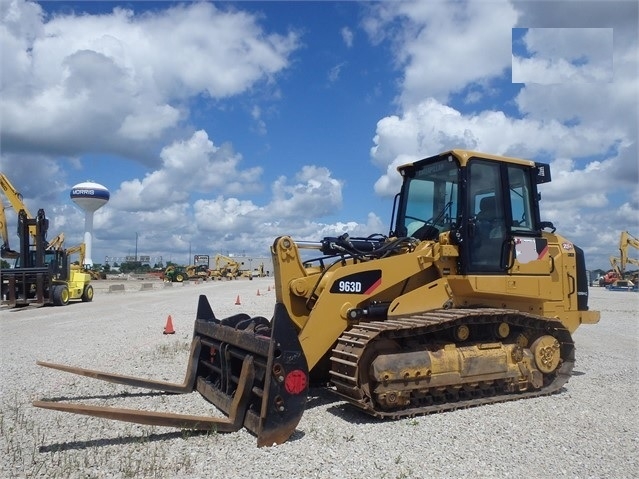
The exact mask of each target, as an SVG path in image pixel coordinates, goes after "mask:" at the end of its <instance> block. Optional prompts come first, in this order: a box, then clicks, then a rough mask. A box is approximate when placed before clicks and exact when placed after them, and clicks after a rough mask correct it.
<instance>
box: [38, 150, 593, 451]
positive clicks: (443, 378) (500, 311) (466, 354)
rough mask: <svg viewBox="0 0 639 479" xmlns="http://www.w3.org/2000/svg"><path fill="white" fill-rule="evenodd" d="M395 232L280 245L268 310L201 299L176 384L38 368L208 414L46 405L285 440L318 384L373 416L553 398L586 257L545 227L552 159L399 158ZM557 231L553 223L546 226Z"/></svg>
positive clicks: (583, 289)
mask: <svg viewBox="0 0 639 479" xmlns="http://www.w3.org/2000/svg"><path fill="white" fill-rule="evenodd" d="M399 172H400V174H401V176H402V178H403V185H402V188H401V192H400V193H399V194H398V195H397V197H396V201H395V207H394V209H393V218H394V219H393V221H392V228H391V231H390V233H389V235H388V236H384V235H373V236H370V237H367V238H349V237H348V236H347V235H343V236H341V237H335V238H324V239H323V240H321V241H317V242H302V241H295V240H294V239H293V238H291V237H288V236H282V237H279V238H277V239H276V240H275V242H274V243H273V246H272V256H273V266H274V273H275V275H274V277H275V290H276V304H275V311H274V315H273V318H272V319H271V320H270V321H269V320H267V319H265V318H262V317H253V318H252V317H250V316H248V315H245V314H238V315H235V316H232V317H228V318H225V319H218V318H216V317H215V315H214V313H213V311H212V309H211V307H210V305H209V303H208V301H207V299H206V297H204V296H200V300H199V305H198V309H197V317H196V320H195V328H194V337H193V342H192V349H191V356H190V362H189V366H188V370H187V374H186V378H185V381H184V383H183V384H167V383H163V382H154V381H149V380H145V379H139V378H132V377H126V376H119V375H115V374H107V373H101V372H98V371H92V370H86V369H81V368H75V367H69V366H62V365H57V364H49V363H39V364H41V365H43V366H47V367H52V368H56V369H61V370H65V371H68V372H72V373H76V374H81V375H85V376H90V377H94V378H98V379H103V380H107V381H112V382H117V383H122V384H128V385H131V386H139V387H146V388H152V389H160V390H165V391H169V392H190V391H192V390H194V389H197V391H199V392H200V393H201V394H202V395H203V396H204V397H205V398H206V399H207V400H208V401H210V402H211V403H213V404H214V405H216V406H217V407H218V408H220V409H221V410H222V411H224V412H225V413H226V415H228V418H224V419H219V418H210V417H200V416H196V417H194V416H189V415H183V414H167V413H159V412H158V413H150V412H141V411H135V410H129V409H114V408H104V407H95V406H88V405H87V406H81V405H75V404H68V403H66V404H65V403H57V402H45V401H37V402H35V403H34V405H35V406H38V407H45V408H50V409H58V410H62V411H69V412H75V413H80V414H88V415H93V416H99V417H106V418H111V419H119V420H125V421H131V422H138V423H144V424H155V425H163V426H175V427H183V428H196V429H212V430H217V431H219V432H223V431H232V430H237V429H239V428H241V427H242V426H245V427H246V428H248V429H249V430H250V431H252V432H253V433H254V434H255V435H256V436H257V442H258V446H265V445H273V444H279V443H282V442H284V441H286V440H287V439H288V438H289V436H290V435H291V434H292V433H293V431H294V430H295V428H296V426H297V424H298V422H299V420H300V418H301V416H302V414H303V412H304V407H305V401H306V397H307V392H308V388H309V385H311V384H316V383H319V384H324V385H327V386H328V387H329V388H330V389H332V390H334V391H335V393H337V394H338V395H339V396H340V397H342V398H343V399H344V400H345V401H347V402H348V403H350V404H352V405H353V406H355V407H357V408H359V409H361V410H362V411H365V412H366V413H369V414H371V415H373V416H376V417H379V418H390V419H396V418H402V417H410V416H415V415H421V414H428V413H431V412H439V411H446V410H453V409H457V408H462V407H470V406H476V405H482V404H490V403H494V402H499V401H506V400H511V399H519V398H528V397H534V396H540V395H546V394H549V393H552V392H555V391H557V390H559V389H560V388H561V387H562V386H563V385H564V384H565V383H566V381H568V379H569V377H570V375H571V370H572V368H573V364H574V361H575V345H574V342H573V339H572V337H571V333H573V332H574V331H575V330H576V329H577V327H578V326H579V325H580V324H582V323H591V324H592V323H596V322H598V320H599V313H598V312H596V311H589V310H588V284H587V280H586V269H585V261H584V254H583V251H582V250H581V249H580V248H578V247H577V246H575V245H574V244H573V243H571V242H570V241H569V240H567V239H565V238H563V237H561V236H560V235H558V234H556V233H555V228H554V227H553V225H552V224H551V223H549V222H544V221H541V218H540V214H539V194H538V192H537V185H538V184H539V183H544V182H548V181H550V171H549V168H548V165H546V164H539V163H535V162H533V161H528V160H523V159H516V158H504V157H498V156H494V155H487V154H482V153H476V152H470V151H462V150H453V151H448V152H446V153H443V154H440V155H438V156H433V157H431V158H426V159H424V160H421V161H417V162H415V163H411V164H407V165H404V166H401V167H400V168H399ZM546 230H550V231H546Z"/></svg>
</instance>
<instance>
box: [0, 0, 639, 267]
mask: <svg viewBox="0 0 639 479" xmlns="http://www.w3.org/2000/svg"><path fill="white" fill-rule="evenodd" d="M0 27H1V29H0V35H1V37H0V38H1V40H2V47H1V48H2V52H1V53H2V60H1V61H2V64H1V66H2V76H1V82H2V83H1V86H0V88H1V89H0V94H1V95H0V114H1V115H2V118H1V119H2V124H1V126H0V141H1V144H0V147H1V150H0V169H1V170H2V171H3V172H4V173H5V174H7V175H8V177H9V178H10V179H11V181H12V182H13V184H14V186H15V187H16V188H17V189H18V190H20V191H21V193H22V194H23V195H24V197H25V202H26V204H27V206H29V208H30V209H32V210H33V211H34V212H35V211H36V210H37V209H38V208H40V207H44V208H45V210H46V212H47V215H48V216H49V217H50V219H51V223H52V226H51V227H50V236H51V235H53V234H57V233H58V232H64V233H65V236H66V238H67V244H68V245H72V244H76V243H78V242H80V241H81V240H82V232H83V227H84V222H83V215H82V213H81V212H80V211H79V210H78V209H77V208H76V207H75V206H74V205H73V203H72V202H71V201H70V199H69V191H70V188H71V186H73V185H75V184H76V183H79V182H83V181H86V180H93V181H96V182H98V183H101V184H103V185H105V186H106V187H107V188H108V189H109V191H110V192H111V201H110V202H109V203H108V204H107V205H106V206H105V207H103V208H102V209H100V210H99V211H98V212H97V213H96V215H95V223H94V228H95V230H94V235H95V236H94V241H93V254H92V256H93V260H94V262H96V263H101V262H103V261H104V258H105V257H107V256H108V257H111V258H118V257H120V258H121V257H123V256H126V255H130V254H132V253H133V251H134V248H135V238H136V233H137V234H138V254H144V255H149V256H152V257H160V256H161V257H162V258H163V259H164V261H166V260H167V259H171V260H174V261H176V260H177V261H179V262H182V263H184V262H186V260H187V257H188V253H189V251H191V252H192V254H210V255H214V254H216V253H223V254H238V255H239V254H245V255H247V256H253V257H260V256H266V255H267V254H268V247H269V245H270V244H271V243H272V241H273V239H274V238H275V237H276V236H278V235H282V234H288V235H291V236H293V237H294V238H296V239H300V240H318V239H321V238H322V237H323V236H327V235H336V234H341V233H344V232H348V233H349V234H351V235H368V234H372V233H387V232H388V229H389V219H390V212H391V208H392V197H393V195H394V193H395V192H396V191H397V189H398V187H399V177H398V175H397V174H396V167H397V166H398V165H399V164H402V163H405V162H407V161H413V160H416V159H419V158H423V157H426V156H430V155H434V154H437V153H439V152H441V151H445V150H448V149H451V148H468V149H475V150H479V151H486V152H488V153H495V154H508V155H511V156H520V157H524V158H531V159H539V160H543V161H549V162H551V164H552V170H553V182H552V183H550V184H548V185H544V186H543V187H542V218H543V219H546V220H551V221H553V222H554V224H555V225H556V226H557V228H558V231H559V232H561V233H562V234H563V235H564V236H566V237H567V238H569V239H570V240H572V241H574V242H575V243H577V244H579V245H580V246H582V247H583V248H584V249H585V251H586V254H587V264H588V267H589V268H591V269H594V268H607V267H608V257H609V256H610V255H615V254H616V249H617V242H618V238H619V234H620V232H621V231H622V230H628V231H630V232H631V233H632V234H634V235H635V236H636V235H637V234H638V233H639V228H638V226H639V225H638V215H637V206H638V204H639V194H638V191H637V182H638V173H637V116H638V113H639V112H638V102H637V82H636V79H637V70H638V63H637V62H638V60H637V51H638V49H637V46H638V44H637V3H636V2H632V1H586V2H575V1H547V2H527V1H523V2H509V1H497V0H495V1H493V0H482V1H473V2H445V1H435V2H408V1H398V2H383V1H382V2H362V3H360V2H351V1H348V2H346V1H344V2H280V1H278V2H186V3H177V2H64V1H57V2H39V3H37V2H25V1H24V0H10V1H5V2H3V3H2V6H1V10H0ZM9 217H10V218H9V220H10V221H9V226H10V231H11V232H13V231H14V224H15V215H13V214H11V212H10V211H9ZM11 239H12V242H14V243H17V237H12V238H11Z"/></svg>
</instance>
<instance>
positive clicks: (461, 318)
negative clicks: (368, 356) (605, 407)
mask: <svg viewBox="0 0 639 479" xmlns="http://www.w3.org/2000/svg"><path fill="white" fill-rule="evenodd" d="M499 322H507V323H508V324H510V325H511V327H512V326H518V327H522V328H524V329H526V330H529V331H530V330H533V331H537V332H538V333H539V334H550V335H552V336H554V337H555V338H556V339H557V340H558V341H559V343H560V345H561V359H562V361H561V363H560V365H559V367H558V368H557V370H556V371H555V372H553V373H552V374H553V375H554V378H553V379H552V381H551V382H550V383H548V384H547V385H545V386H543V387H542V388H541V389H538V390H534V391H530V390H529V391H525V392H521V393H504V392H501V393H498V394H496V395H493V396H484V397H476V398H471V399H460V400H457V401H453V402H444V403H439V404H433V405H428V406H419V407H408V408H406V409H400V410H393V411H386V410H379V409H375V405H374V404H373V401H372V399H371V398H370V397H366V396H365V393H364V391H363V390H362V389H361V388H360V384H359V380H358V377H359V367H360V360H361V358H362V355H363V354H364V352H365V351H366V349H367V347H374V344H372V343H374V341H377V340H380V339H384V338H388V339H392V340H400V341H401V340H402V339H404V338H415V337H417V336H425V335H429V334H432V333H435V332H439V331H442V330H445V329H449V328H455V327H457V326H459V325H462V324H467V325H471V324H475V325H481V324H484V325H486V326H488V325H489V324H491V323H492V324H495V323H499ZM488 327H490V326H488ZM332 353H333V354H332V357H331V363H332V368H331V369H332V370H331V371H330V374H331V376H332V383H333V385H334V386H335V387H336V393H337V394H338V395H340V396H341V397H342V398H344V399H345V400H347V401H348V402H349V403H351V404H353V405H354V406H356V407H358V408H360V409H362V410H364V411H365V412H366V413H368V414H371V415H373V416H375V417H379V418H392V419H399V418H404V417H414V416H421V415H425V414H432V413H437V412H443V411H453V410H456V409H462V408H468V407H473V406H479V405H484V404H494V403H499V402H504V401H512V400H517V399H523V398H532V397H538V396H545V395H549V394H552V393H554V392H556V391H558V390H559V389H561V387H562V386H563V385H564V384H566V382H567V381H568V379H569V378H570V375H571V371H572V369H573V366H574V363H575V347H574V342H573V340H572V338H571V336H570V333H569V332H568V330H567V329H566V328H565V327H564V326H563V325H562V324H561V322H559V321H557V320H554V319H549V318H545V317H543V316H536V315H533V314H528V313H522V312H521V311H518V310H504V309H487V308H476V309H475V308H473V309H442V310H433V311H429V312H426V313H421V314H415V315H410V316H404V317H398V318H389V319H387V320H384V321H370V322H361V323H359V324H357V325H355V326H353V327H352V328H351V329H349V330H348V331H345V332H344V333H343V334H342V335H341V336H340V338H339V339H338V342H337V346H336V347H335V349H333V351H332ZM338 371H339V372H338ZM545 377H548V376H545ZM544 382H546V381H544Z"/></svg>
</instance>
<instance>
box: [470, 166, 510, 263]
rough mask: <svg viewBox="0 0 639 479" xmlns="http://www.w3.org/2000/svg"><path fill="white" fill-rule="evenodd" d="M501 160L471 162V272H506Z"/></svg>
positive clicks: (505, 216)
mask: <svg viewBox="0 0 639 479" xmlns="http://www.w3.org/2000/svg"><path fill="white" fill-rule="evenodd" d="M501 166H502V165H501V163H498V162H495V161H489V160H483V159H479V158H473V159H471V160H470V162H469V164H468V188H467V192H468V197H467V204H466V211H467V212H468V227H467V238H468V242H467V247H466V249H465V251H466V255H467V265H468V268H467V269H468V272H470V273H498V272H501V273H503V271H504V269H505V267H506V264H507V258H506V256H507V248H506V247H507V244H508V223H507V221H506V220H507V218H508V215H506V201H505V198H504V194H503V188H502V183H503V182H502V168H501Z"/></svg>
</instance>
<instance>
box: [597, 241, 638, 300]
mask: <svg viewBox="0 0 639 479" xmlns="http://www.w3.org/2000/svg"><path fill="white" fill-rule="evenodd" d="M631 246H632V247H633V248H636V249H639V240H638V239H637V238H635V237H634V236H632V235H631V234H630V233H628V232H627V231H622V232H621V235H620V236H619V256H611V257H610V266H612V270H610V271H608V273H606V274H605V275H604V276H602V277H601V278H600V280H599V285H600V286H605V287H606V288H608V289H610V290H612V291H627V290H630V291H637V290H638V286H639V278H638V273H637V271H635V272H634V273H632V274H630V273H628V272H627V271H626V266H627V265H628V264H634V265H635V266H639V260H637V259H635V258H631V257H630V256H629V255H628V249H629V248H630V247H631Z"/></svg>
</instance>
